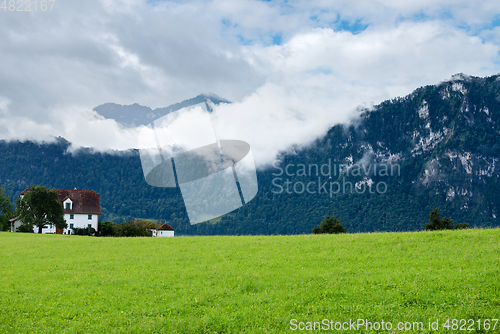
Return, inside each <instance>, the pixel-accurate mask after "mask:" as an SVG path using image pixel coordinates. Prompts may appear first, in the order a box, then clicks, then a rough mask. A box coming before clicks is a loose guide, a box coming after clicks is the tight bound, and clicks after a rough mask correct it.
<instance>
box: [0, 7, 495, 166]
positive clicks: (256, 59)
mask: <svg viewBox="0 0 500 334" xmlns="http://www.w3.org/2000/svg"><path fill="white" fill-rule="evenodd" d="M495 13H500V4H498V3H497V2H496V1H480V2H476V3H474V4H471V3H470V2H468V1H458V2H457V1H423V0H422V1H412V2H411V4H408V3H403V2H394V1H359V2H355V3H352V2H348V1H337V2H335V3H334V4H332V2H330V1H320V0H317V1H293V2H283V1H270V2H267V1H266V2H261V1H195V0H193V1H186V2H182V3H180V2H176V1H147V2H146V1H135V0H123V1H118V0H116V1H115V0H105V1H97V0H91V1H85V2H78V1H64V2H63V1H56V2H55V4H54V6H53V8H52V11H46V12H42V11H37V12H9V11H6V12H5V13H2V16H3V18H5V19H3V20H2V21H0V32H1V34H0V60H1V62H0V138H2V139H7V140H11V139H18V140H27V139H29V140H45V141H50V140H52V138H54V136H62V137H65V138H66V139H68V140H69V141H71V142H72V143H73V145H74V146H75V147H78V146H92V147H94V148H96V149H98V150H107V149H127V148H133V147H137V145H138V143H137V134H138V132H139V131H140V130H141V129H140V128H136V129H123V128H121V127H120V126H119V125H118V124H116V122H114V121H112V120H106V119H103V118H102V117H99V116H98V115H97V114H96V113H95V112H94V111H92V109H93V108H94V107H96V106H97V105H100V104H103V103H106V102H114V103H118V104H132V103H139V104H141V105H147V106H150V107H152V108H155V107H164V106H167V105H170V104H173V103H176V102H180V101H182V100H185V99H188V98H191V97H194V96H196V95H198V94H200V93H205V92H213V93H215V94H217V95H219V96H222V97H224V98H227V99H229V100H231V101H233V102H234V103H233V104H230V105H222V106H220V107H218V108H216V110H215V112H214V115H213V116H214V117H213V119H214V126H215V127H216V128H217V133H218V134H219V136H221V139H240V140H245V141H247V142H248V143H250V144H251V145H252V151H253V153H254V156H255V160H256V163H257V164H258V165H259V166H263V165H265V164H268V163H269V162H270V161H271V160H272V159H273V158H274V157H275V155H276V154H277V152H279V151H280V150H285V149H287V148H288V147H290V146H291V145H294V144H305V143H308V142H310V141H311V140H314V139H315V138H317V137H319V136H321V135H323V134H324V133H325V132H326V131H327V129H328V128H329V127H331V126H332V125H334V124H338V123H343V122H348V121H349V119H350V118H351V117H353V111H354V110H355V109H356V107H358V106H359V105H370V104H373V103H375V104H376V103H379V102H381V101H383V100H385V99H388V98H392V97H396V96H402V95H405V94H408V93H410V92H411V91H412V90H414V89H415V88H417V87H419V86H422V85H426V84H434V83H437V82H439V81H442V80H446V79H448V78H450V77H451V76H452V75H453V74H456V73H460V72H463V73H466V74H470V75H478V76H485V75H492V74H496V73H498V72H500V71H499V69H500V57H499V51H500V28H499V27H498V25H499V21H498V16H497V15H496V14H495Z"/></svg>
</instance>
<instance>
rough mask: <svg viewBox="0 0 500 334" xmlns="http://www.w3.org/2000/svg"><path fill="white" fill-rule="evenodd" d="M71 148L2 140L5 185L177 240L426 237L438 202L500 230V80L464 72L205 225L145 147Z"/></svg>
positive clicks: (311, 149) (287, 155) (300, 163)
mask: <svg viewBox="0 0 500 334" xmlns="http://www.w3.org/2000/svg"><path fill="white" fill-rule="evenodd" d="M69 145H70V144H69V143H68V142H66V141H65V140H64V139H59V140H58V141H57V143H53V144H37V143H32V142H24V143H21V142H0V184H1V185H2V186H3V187H4V188H5V189H6V191H7V193H8V194H9V195H11V196H13V198H14V197H16V196H17V195H18V194H19V193H20V192H21V191H22V190H24V189H25V188H26V187H27V186H29V185H30V184H42V185H45V186H47V187H54V188H66V189H73V188H74V187H77V188H79V189H89V190H94V191H96V192H97V193H99V194H100V197H101V206H102V209H103V210H102V211H103V216H102V217H101V220H105V219H114V220H115V221H117V222H119V221H121V220H122V219H125V218H127V217H140V218H153V219H161V220H165V221H168V222H169V224H171V225H172V226H173V227H174V228H176V229H177V234H299V233H310V232H311V230H312V228H313V227H314V226H315V225H318V224H319V222H320V221H321V220H322V218H323V217H324V216H326V215H332V214H333V215H336V216H337V217H339V218H340V219H342V222H343V224H344V226H345V227H346V229H347V230H348V232H357V231H408V230H419V229H423V226H424V224H425V222H426V221H427V220H428V217H429V212H430V211H431V210H432V209H433V208H435V207H438V208H439V209H440V211H441V213H442V214H444V215H446V216H450V215H451V216H452V218H453V220H456V221H457V222H468V223H469V224H470V225H472V226H499V225H500V223H499V218H498V217H499V215H500V194H499V192H498V190H497V189H499V174H500V166H499V158H500V78H499V76H497V75H495V76H491V77H487V78H477V77H467V76H464V75H456V76H454V77H453V78H452V79H451V80H449V81H446V82H443V83H440V84H438V85H435V86H426V87H422V88H419V89H417V90H415V91H414V92H413V93H412V94H410V95H408V96H406V97H402V98H396V99H393V100H391V101H385V102H383V103H381V104H380V105H378V106H376V107H374V108H373V109H372V110H360V117H359V118H358V119H357V120H356V121H355V122H353V124H351V125H337V126H334V127H333V128H331V129H330V130H329V131H328V133H327V134H326V135H325V136H324V137H323V138H321V139H318V140H316V141H315V142H314V143H312V144H311V145H308V146H307V147H300V148H299V147H296V148H291V149H290V150H288V151H287V152H283V153H282V154H281V156H280V157H279V158H278V159H279V161H280V162H275V164H274V166H273V167H269V168H268V169H267V170H261V171H259V172H258V180H259V192H258V194H257V196H256V197H255V198H254V199H253V200H252V201H251V202H250V203H248V204H247V205H245V206H243V207H242V208H240V209H239V210H236V211H234V212H232V213H230V214H228V215H226V216H224V217H222V219H220V220H219V221H212V222H209V223H202V224H198V225H193V226H191V225H190V224H189V222H188V219H187V215H186V210H185V208H184V204H183V200H182V197H181V196H180V192H179V190H178V189H171V188H165V189H161V188H154V187H151V186H149V185H148V184H147V183H146V182H145V181H144V178H143V174H142V169H141V163H140V159H139V154H138V152H137V151H133V150H132V151H127V152H115V153H114V154H103V153H92V151H91V150H81V151H79V152H78V153H76V154H70V153H66V150H67V148H68V147H69ZM286 166H289V167H288V175H287V172H286V171H285V167H286ZM278 167H279V168H281V169H279V168H278ZM322 168H323V169H322ZM328 170H330V173H328ZM322 172H323V173H322ZM280 173H281V175H279V174H280ZM287 182H288V183H287ZM287 184H288V192H287ZM308 185H309V188H307V186H308ZM337 189H339V190H340V191H338V192H337Z"/></svg>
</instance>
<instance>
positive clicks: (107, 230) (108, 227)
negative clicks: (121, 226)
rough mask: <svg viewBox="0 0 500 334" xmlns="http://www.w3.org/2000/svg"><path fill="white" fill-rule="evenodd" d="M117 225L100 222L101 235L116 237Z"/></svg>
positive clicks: (109, 222)
mask: <svg viewBox="0 0 500 334" xmlns="http://www.w3.org/2000/svg"><path fill="white" fill-rule="evenodd" d="M115 225H116V224H115V223H114V222H112V221H105V222H99V224H98V230H99V235H100V236H103V237H106V236H114V235H115V227H114V226H115Z"/></svg>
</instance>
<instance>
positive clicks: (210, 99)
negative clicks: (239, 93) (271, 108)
mask: <svg viewBox="0 0 500 334" xmlns="http://www.w3.org/2000/svg"><path fill="white" fill-rule="evenodd" d="M200 103H205V104H206V107H207V110H208V111H209V112H212V105H219V104H221V103H231V101H229V100H226V99H224V98H222V97H220V96H218V95H216V94H213V93H203V94H199V95H197V96H195V97H193V98H190V99H187V100H184V101H182V102H178V103H174V104H172V105H170V106H168V107H162V108H156V109H154V110H153V109H151V108H150V107H147V106H142V105H140V104H138V103H134V104H130V105H120V104H116V103H105V104H101V105H99V106H97V107H95V108H94V111H96V112H97V113H98V114H99V115H101V116H103V117H104V118H108V119H114V120H115V121H116V122H118V123H119V124H121V125H123V126H125V127H136V126H139V125H147V124H150V123H151V122H152V121H153V120H155V119H157V118H159V117H161V116H164V115H166V114H168V113H171V112H174V111H177V110H180V109H182V108H186V107H190V106H193V105H196V104H200Z"/></svg>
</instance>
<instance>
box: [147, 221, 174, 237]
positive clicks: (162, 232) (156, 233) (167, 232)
mask: <svg viewBox="0 0 500 334" xmlns="http://www.w3.org/2000/svg"><path fill="white" fill-rule="evenodd" d="M174 231H175V229H174V228H173V227H172V226H170V225H168V224H167V223H165V224H163V225H162V226H161V227H160V229H159V230H151V232H152V233H153V237H173V236H174V233H175V232H174Z"/></svg>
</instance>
